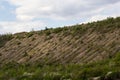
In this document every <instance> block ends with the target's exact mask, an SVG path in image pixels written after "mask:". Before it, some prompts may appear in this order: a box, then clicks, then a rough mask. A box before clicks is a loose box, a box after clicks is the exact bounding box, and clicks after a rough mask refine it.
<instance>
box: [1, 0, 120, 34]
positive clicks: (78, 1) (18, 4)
mask: <svg viewBox="0 0 120 80" xmlns="http://www.w3.org/2000/svg"><path fill="white" fill-rule="evenodd" d="M2 1H8V2H9V3H10V4H11V5H13V6H15V11H11V12H13V13H15V17H16V18H17V19H16V21H2V22H0V33H6V32H13V33H15V32H21V31H29V30H31V29H32V28H35V29H42V28H44V23H46V24H47V22H48V24H49V25H50V24H51V25H52V24H58V23H55V22H54V20H56V22H59V21H60V20H61V21H62V22H63V21H64V20H66V24H67V20H68V21H72V20H80V21H83V20H84V21H85V20H86V21H87V22H88V21H96V20H102V19H105V18H106V17H109V16H113V17H116V16H120V10H119V8H120V1H119V0H1V1H0V2H2ZM3 6H4V5H3ZM6 10H7V9H6ZM42 19H43V20H44V21H45V22H41V21H42ZM40 20H41V21H40ZM50 20H51V21H50ZM84 21H83V22H84ZM76 22H77V21H76ZM63 24H64V23H63ZM63 24H61V25H63ZM68 25H69V24H68ZM41 26H42V27H41ZM54 27H55V26H54Z"/></svg>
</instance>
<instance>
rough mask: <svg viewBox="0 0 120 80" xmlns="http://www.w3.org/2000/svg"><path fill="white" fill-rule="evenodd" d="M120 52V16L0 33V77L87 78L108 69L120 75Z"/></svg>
mask: <svg viewBox="0 0 120 80" xmlns="http://www.w3.org/2000/svg"><path fill="white" fill-rule="evenodd" d="M119 52H120V17H117V18H108V19H106V20H103V21H97V22H92V23H87V24H80V25H79V24H77V25H73V26H65V27H62V28H60V27H59V28H55V29H52V28H46V29H45V30H41V31H31V32H22V33H16V34H5V35H1V36H0V63H1V67H0V69H1V70H0V79H1V80H9V79H10V78H11V77H12V78H14V77H16V78H15V80H34V79H35V80H68V79H70V80H88V78H90V77H96V76H99V75H100V76H105V74H107V72H109V71H112V72H111V73H115V74H116V75H118V73H119V70H118V68H119V67H120V66H119V60H120V57H119ZM6 72H7V73H6ZM28 72H29V73H28ZM33 72H34V73H33ZM32 73H33V74H34V75H33V74H32ZM12 74H13V75H12ZM39 74H40V75H41V76H40V75H39ZM6 76H8V78H5V77H6ZM31 76H32V77H31ZM112 76H114V75H113V74H112ZM64 77H65V79H64ZM33 78H34V79H33ZM104 78H105V77H104ZM101 80H103V79H101ZM108 80H109V79H108Z"/></svg>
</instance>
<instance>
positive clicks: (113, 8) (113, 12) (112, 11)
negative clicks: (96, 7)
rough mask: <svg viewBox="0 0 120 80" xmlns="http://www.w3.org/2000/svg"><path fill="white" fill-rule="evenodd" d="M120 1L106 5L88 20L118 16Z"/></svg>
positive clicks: (119, 14)
mask: <svg viewBox="0 0 120 80" xmlns="http://www.w3.org/2000/svg"><path fill="white" fill-rule="evenodd" d="M119 8H120V2H118V3H115V4H111V5H109V6H105V7H103V8H102V9H101V11H100V12H99V13H97V14H95V15H93V16H91V17H90V18H89V19H87V20H86V22H92V21H97V20H103V19H106V18H107V17H118V16H120V10H119Z"/></svg>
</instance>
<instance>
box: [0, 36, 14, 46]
mask: <svg viewBox="0 0 120 80" xmlns="http://www.w3.org/2000/svg"><path fill="white" fill-rule="evenodd" d="M12 38H13V35H12V34H3V35H0V47H3V46H4V45H5V43H6V42H7V41H9V40H11V39H12Z"/></svg>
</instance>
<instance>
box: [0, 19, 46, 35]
mask: <svg viewBox="0 0 120 80" xmlns="http://www.w3.org/2000/svg"><path fill="white" fill-rule="evenodd" d="M0 28H1V29H0V34H3V33H9V32H10V33H16V32H22V31H30V30H32V29H34V30H38V29H42V28H44V23H42V22H40V21H35V22H17V21H16V22H0Z"/></svg>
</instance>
